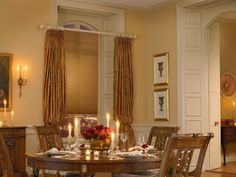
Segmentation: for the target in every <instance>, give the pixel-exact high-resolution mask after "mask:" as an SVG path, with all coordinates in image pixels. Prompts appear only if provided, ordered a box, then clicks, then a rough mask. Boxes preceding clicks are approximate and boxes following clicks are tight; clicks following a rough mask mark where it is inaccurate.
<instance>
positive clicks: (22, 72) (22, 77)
mask: <svg viewBox="0 0 236 177" xmlns="http://www.w3.org/2000/svg"><path fill="white" fill-rule="evenodd" d="M17 70H18V74H19V76H18V81H17V82H18V85H19V89H20V90H19V97H21V95H22V91H21V90H22V86H25V85H26V83H27V70H28V67H27V66H26V65H25V66H24V68H22V66H21V65H19V66H17Z"/></svg>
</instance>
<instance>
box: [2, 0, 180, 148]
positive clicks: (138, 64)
mask: <svg viewBox="0 0 236 177" xmlns="http://www.w3.org/2000/svg"><path fill="white" fill-rule="evenodd" d="M125 20H126V32H128V33H135V34H136V35H137V38H136V39H135V41H134V54H133V55H134V61H133V64H134V65H133V66H134V94H135V95H134V123H135V124H157V125H159V124H162V125H163V124H171V125H175V124H176V122H177V118H176V113H177V111H176V88H177V85H176V9H175V5H174V4H172V5H167V6H162V7H159V8H153V9H150V10H146V11H141V10H130V9H128V10H126V15H125ZM40 24H56V17H55V4H54V1H53V0H33V1H32V0H21V1H18V0H7V1H2V2H1V5H0V52H5V53H12V54H13V67H12V68H13V80H12V84H13V89H12V103H13V109H14V111H15V117H14V124H15V125H26V126H32V125H40V124H43V109H42V101H43V99H42V97H43V63H44V62H43V61H44V38H45V32H44V31H43V30H40V29H39V25H40ZM162 52H169V54H170V84H169V88H170V121H168V122H156V121H154V120H153V117H154V116H153V89H154V87H153V55H154V54H158V53H162ZM18 64H22V65H24V64H27V65H28V68H29V72H28V83H27V85H26V86H24V87H23V88H22V89H23V90H22V97H21V98H19V97H18V93H19V88H18V85H17V71H16V66H17V65H18ZM1 116H2V114H1V112H0V118H2V117H1ZM7 119H10V114H9V113H8V118H7ZM36 142H37V140H36V137H35V132H33V130H32V129H30V130H28V135H27V140H26V143H27V145H26V146H27V151H35V150H37V148H38V144H37V143H36Z"/></svg>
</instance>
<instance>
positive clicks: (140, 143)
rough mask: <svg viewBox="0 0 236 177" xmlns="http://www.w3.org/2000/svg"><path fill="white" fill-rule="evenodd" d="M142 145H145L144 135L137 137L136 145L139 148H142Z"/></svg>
mask: <svg viewBox="0 0 236 177" xmlns="http://www.w3.org/2000/svg"><path fill="white" fill-rule="evenodd" d="M143 144H145V138H144V135H139V136H138V145H139V146H142V145H143Z"/></svg>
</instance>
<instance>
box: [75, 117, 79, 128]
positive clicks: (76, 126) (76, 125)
mask: <svg viewBox="0 0 236 177" xmlns="http://www.w3.org/2000/svg"><path fill="white" fill-rule="evenodd" d="M78 123H79V121H78V118H75V119H74V125H75V130H78Z"/></svg>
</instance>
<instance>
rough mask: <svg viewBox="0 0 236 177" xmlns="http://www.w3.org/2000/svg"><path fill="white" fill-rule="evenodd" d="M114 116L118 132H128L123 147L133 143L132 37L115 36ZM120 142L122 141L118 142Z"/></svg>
mask: <svg viewBox="0 0 236 177" xmlns="http://www.w3.org/2000/svg"><path fill="white" fill-rule="evenodd" d="M114 118H115V120H119V121H120V123H121V124H120V132H123V131H126V132H128V133H129V137H128V140H127V141H126V142H125V144H121V145H122V146H123V147H126V148H128V147H131V146H133V145H135V139H134V132H133V129H132V127H131V123H132V122H133V69H132V39H131V38H123V37H116V38H115V52H114ZM120 143H122V142H120Z"/></svg>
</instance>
